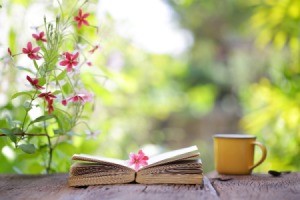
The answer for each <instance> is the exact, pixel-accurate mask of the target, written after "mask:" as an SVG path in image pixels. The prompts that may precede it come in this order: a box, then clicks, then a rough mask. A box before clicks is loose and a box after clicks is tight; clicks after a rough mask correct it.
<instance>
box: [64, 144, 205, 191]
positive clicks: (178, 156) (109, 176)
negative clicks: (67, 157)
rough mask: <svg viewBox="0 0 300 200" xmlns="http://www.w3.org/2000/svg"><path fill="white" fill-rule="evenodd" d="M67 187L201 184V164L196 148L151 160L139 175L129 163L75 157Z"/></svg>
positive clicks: (101, 158) (181, 150)
mask: <svg viewBox="0 0 300 200" xmlns="http://www.w3.org/2000/svg"><path fill="white" fill-rule="evenodd" d="M72 160H75V161H76V162H75V163H74V164H73V165H72V166H71V169H70V176H69V179H68V183H69V185H70V186H87V185H99V184H120V183H130V182H134V181H135V182H137V183H142V184H165V183H170V184H202V179H203V174H202V163H201V160H200V153H199V151H198V148H197V147H196V146H191V147H187V148H183V149H178V150H175V151H170V152H167V153H163V154H160V155H157V156H153V157H150V158H149V160H148V165H147V166H144V167H142V168H140V169H139V170H138V171H137V172H136V171H135V170H134V169H133V167H129V166H128V161H126V160H119V159H113V158H104V157H98V156H90V155H85V154H75V155H73V157H72Z"/></svg>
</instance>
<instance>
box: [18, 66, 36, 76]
mask: <svg viewBox="0 0 300 200" xmlns="http://www.w3.org/2000/svg"><path fill="white" fill-rule="evenodd" d="M17 68H18V69H19V70H22V71H26V72H29V73H31V74H34V72H33V71H32V70H31V69H28V68H26V67H22V66H17Z"/></svg>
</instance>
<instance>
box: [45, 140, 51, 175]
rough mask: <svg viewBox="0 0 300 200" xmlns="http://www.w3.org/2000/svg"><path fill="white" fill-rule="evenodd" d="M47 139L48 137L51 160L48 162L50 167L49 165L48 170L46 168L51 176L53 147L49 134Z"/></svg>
mask: <svg viewBox="0 0 300 200" xmlns="http://www.w3.org/2000/svg"><path fill="white" fill-rule="evenodd" d="M46 137H47V140H48V147H49V160H48V165H47V168H46V173H47V174H49V172H50V170H51V163H52V155H53V147H52V143H51V138H50V136H49V135H48V134H47V136H46Z"/></svg>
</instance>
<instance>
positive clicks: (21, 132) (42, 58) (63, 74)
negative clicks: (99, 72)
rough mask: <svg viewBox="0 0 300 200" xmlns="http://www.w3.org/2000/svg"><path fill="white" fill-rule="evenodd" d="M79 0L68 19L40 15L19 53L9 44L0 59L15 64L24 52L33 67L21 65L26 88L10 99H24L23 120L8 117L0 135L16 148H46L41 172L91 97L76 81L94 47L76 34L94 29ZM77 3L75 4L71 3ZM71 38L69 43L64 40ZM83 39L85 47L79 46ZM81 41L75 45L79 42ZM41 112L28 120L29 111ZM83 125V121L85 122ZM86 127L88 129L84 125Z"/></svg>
mask: <svg viewBox="0 0 300 200" xmlns="http://www.w3.org/2000/svg"><path fill="white" fill-rule="evenodd" d="M86 2H87V1H84V3H83V4H81V5H80V6H79V7H77V8H74V9H73V10H72V11H71V13H72V15H71V16H68V17H67V18H65V17H63V16H64V15H63V14H62V15H61V16H62V17H59V16H58V17H56V19H55V21H54V22H53V21H52V22H49V21H47V19H46V17H45V18H44V24H43V26H40V27H37V28H36V32H35V33H33V34H32V38H31V40H30V41H28V42H27V44H26V46H25V47H24V48H23V49H22V53H14V52H12V51H11V49H10V48H8V50H7V55H6V56H5V57H3V58H0V60H7V59H9V61H10V62H11V63H12V66H15V64H14V62H15V58H16V57H17V56H27V58H28V59H29V60H30V61H31V62H32V67H30V66H28V67H22V70H25V71H26V73H28V74H27V75H25V76H24V77H23V79H24V83H25V84H27V85H28V87H29V88H30V89H28V90H26V91H20V92H17V93H15V94H14V95H13V96H12V99H16V98H20V100H21V101H24V103H23V107H24V111H20V112H24V114H23V118H22V120H20V121H18V120H12V122H11V123H10V127H9V128H0V136H8V137H9V138H10V140H11V141H12V142H13V143H14V145H15V147H16V148H20V149H21V150H22V151H23V152H25V153H29V154H33V153H35V152H36V150H37V149H39V148H45V147H46V148H48V150H47V155H48V156H47V158H46V160H47V162H46V163H45V169H46V172H47V173H49V172H51V171H53V169H52V168H51V163H52V155H53V151H54V149H55V147H56V146H57V145H58V144H59V143H60V142H62V141H64V140H67V139H70V137H72V135H73V132H72V130H73V129H74V127H75V126H76V125H78V124H79V123H80V122H83V121H81V120H82V118H81V115H82V112H83V109H84V105H85V104H86V103H87V102H91V101H92V100H93V94H92V93H90V92H88V91H87V90H86V89H84V87H83V84H81V81H80V74H79V71H80V68H82V67H90V66H91V62H90V61H89V60H88V57H89V55H90V54H93V53H94V52H95V50H96V49H97V48H98V45H92V44H91V43H89V42H88V40H87V39H86V38H84V37H83V36H82V35H80V31H81V29H83V28H96V29H97V27H95V26H92V25H90V24H89V21H88V17H89V15H90V14H89V13H86V12H84V11H83V6H84V5H85V3H86ZM76 5H77V3H76ZM69 41H72V42H71V43H72V44H71V45H66V44H69V43H70V42H69ZM82 41H84V42H86V43H87V44H88V46H89V47H88V48H87V49H86V51H85V49H83V48H80V45H81V46H82V44H81V43H82ZM79 43H80V44H79ZM33 112H34V113H40V114H39V116H38V117H36V118H34V119H33V118H32V117H31V116H30V113H33ZM84 124H85V125H86V126H87V127H88V128H89V126H88V125H87V123H84ZM89 129H90V128H89ZM40 136H42V137H44V138H45V140H43V141H42V142H34V140H33V138H34V137H40Z"/></svg>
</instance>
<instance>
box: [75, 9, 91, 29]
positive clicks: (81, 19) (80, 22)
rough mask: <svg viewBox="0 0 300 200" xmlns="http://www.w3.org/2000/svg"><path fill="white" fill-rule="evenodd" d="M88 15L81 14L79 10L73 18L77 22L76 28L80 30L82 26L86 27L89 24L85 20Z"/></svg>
mask: <svg viewBox="0 0 300 200" xmlns="http://www.w3.org/2000/svg"><path fill="white" fill-rule="evenodd" d="M89 15H90V13H82V10H81V9H79V11H78V15H77V16H75V17H74V20H75V21H76V22H77V26H78V28H81V26H82V25H83V24H84V25H86V26H88V25H89V22H88V21H87V20H86V18H87V17H88V16H89Z"/></svg>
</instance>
